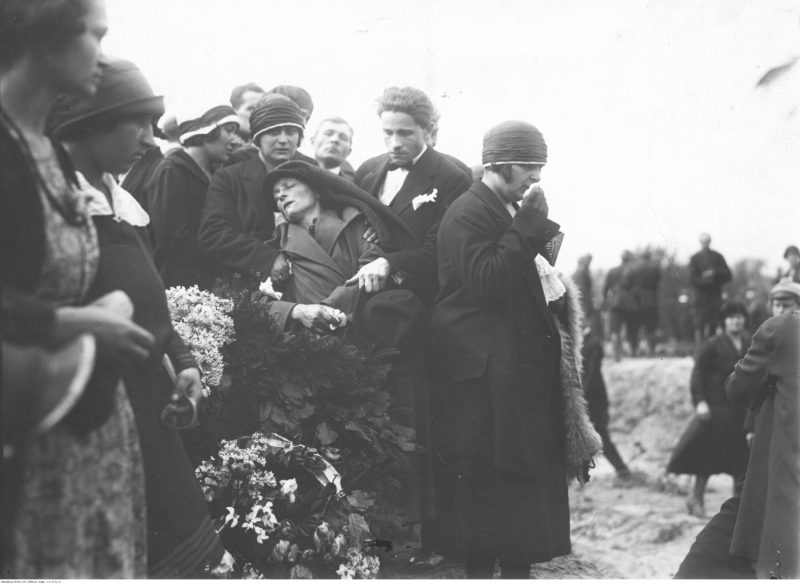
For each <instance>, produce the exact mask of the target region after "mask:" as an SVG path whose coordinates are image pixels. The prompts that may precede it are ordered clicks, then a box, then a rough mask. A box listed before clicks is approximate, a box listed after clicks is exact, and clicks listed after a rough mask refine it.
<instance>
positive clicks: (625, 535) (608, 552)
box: [385, 357, 733, 579]
mask: <svg viewBox="0 0 800 584" xmlns="http://www.w3.org/2000/svg"><path fill="white" fill-rule="evenodd" d="M691 368H692V359H691V358H690V357H685V358H664V359H659V358H654V359H625V360H623V361H621V362H619V363H614V362H613V361H610V360H606V362H605V363H604V374H605V378H606V383H607V385H608V393H609V400H610V404H611V405H610V411H611V436H612V439H613V440H614V442H615V444H616V445H617V448H618V450H619V451H620V454H621V455H622V457H623V459H625V461H626V462H627V463H628V465H629V466H630V467H631V469H632V470H633V471H634V477H633V479H632V480H628V481H620V480H619V479H617V477H616V474H615V472H614V469H613V468H612V467H611V465H610V464H609V463H608V462H607V461H606V460H605V459H604V458H603V459H601V460H600V461H598V463H597V467H596V468H595V469H594V470H593V471H592V479H591V481H590V482H589V483H588V484H587V485H586V486H584V487H580V486H579V485H573V486H572V487H571V488H570V507H571V515H572V542H573V553H572V554H571V555H570V556H567V557H564V558H558V559H556V560H554V561H552V562H549V563H547V564H539V565H536V566H534V568H533V571H532V575H533V576H535V577H537V578H547V579H564V578H569V579H605V578H614V579H617V578H624V579H631V578H633V579H656V578H657V579H668V578H671V577H672V576H674V574H675V572H676V571H677V569H678V566H679V565H680V563H681V561H682V560H683V558H684V556H685V555H686V552H687V551H688V550H689V547H690V546H691V544H692V542H693V541H694V538H695V536H696V535H697V533H698V532H699V531H700V530H701V529H702V528H703V526H704V525H705V523H706V521H707V519H700V518H697V517H692V516H690V515H688V514H687V513H686V504H685V500H686V497H687V495H688V492H689V488H690V486H691V477H688V476H675V475H666V474H665V472H664V468H665V467H666V464H667V461H668V459H669V456H670V453H671V451H672V448H673V447H674V445H675V443H676V442H677V440H678V438H679V436H680V434H681V432H682V431H683V429H684V428H685V426H686V424H687V423H688V420H689V419H690V417H691V415H692V406H691V402H690V400H689V391H688V381H689V374H690V372H691ZM732 488H733V484H732V480H731V479H730V477H727V476H722V475H720V476H715V477H712V478H711V481H709V485H708V491H707V493H706V510H707V513H708V514H709V515H713V514H714V513H715V512H716V511H717V510H718V509H719V507H720V505H721V504H722V502H723V501H725V499H727V498H728V497H729V496H730V494H731V491H732ZM386 568H387V569H386V573H385V576H386V577H391V578H463V577H464V571H463V566H462V565H458V564H452V563H449V562H445V563H443V564H442V565H440V566H438V567H437V568H435V569H431V570H426V571H413V570H410V569H408V568H404V567H402V566H401V565H400V564H399V563H398V564H395V565H387V566H386Z"/></svg>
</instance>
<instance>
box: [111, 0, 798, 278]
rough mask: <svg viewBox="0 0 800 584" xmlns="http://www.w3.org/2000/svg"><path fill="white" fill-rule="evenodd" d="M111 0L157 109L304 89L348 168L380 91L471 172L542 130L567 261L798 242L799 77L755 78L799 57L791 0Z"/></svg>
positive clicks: (361, 155) (730, 253) (366, 149)
mask: <svg viewBox="0 0 800 584" xmlns="http://www.w3.org/2000/svg"><path fill="white" fill-rule="evenodd" d="M106 2H107V8H108V14H109V20H110V32H109V35H108V37H107V41H106V44H105V49H106V51H107V52H108V53H110V54H113V55H116V56H120V57H125V58H127V59H130V60H132V61H134V62H135V63H137V64H138V65H139V67H140V68H141V69H142V71H143V72H144V73H145V75H146V76H147V77H148V79H149V80H150V81H151V83H152V85H153V86H154V88H155V89H156V91H158V92H161V93H164V94H165V95H166V97H167V108H168V110H177V109H182V108H187V107H188V108H198V107H205V106H206V105H207V106H208V107H210V106H212V105H217V104H220V103H225V102H227V99H228V96H229V95H230V90H231V89H232V88H233V86H235V85H238V84H241V83H245V82H248V81H254V82H256V83H258V84H260V85H262V86H263V87H264V88H265V89H269V88H270V87H273V86H275V85H279V84H291V85H299V86H302V87H305V88H306V89H308V90H309V92H310V93H311V95H312V97H313V99H314V103H315V110H314V115H313V117H312V119H311V121H310V130H313V128H314V126H315V120H320V119H322V118H323V117H325V116H328V115H341V116H343V117H344V118H346V119H347V120H349V121H350V122H351V124H352V125H353V127H354V128H355V143H354V148H353V153H352V155H351V157H350V160H351V162H352V163H353V164H354V165H355V166H357V165H358V163H360V162H361V161H363V160H364V159H366V158H368V157H370V156H373V155H375V154H378V153H380V152H381V151H382V150H383V145H382V141H381V136H380V127H379V125H378V118H377V115H376V113H375V100H376V98H377V97H378V95H380V93H381V91H382V90H383V89H384V88H385V87H388V86H391V85H401V86H402V85H413V86H416V87H419V88H421V89H423V90H424V91H425V92H426V93H427V94H428V95H429V96H430V97H431V99H432V100H433V101H434V103H435V105H436V106H437V107H438V108H439V110H440V112H441V114H442V120H441V123H440V128H441V130H440V137H439V145H438V149H439V150H441V151H443V152H447V153H450V154H453V155H455V156H457V157H459V158H461V159H462V160H463V161H464V162H466V163H467V164H470V165H472V164H476V163H478V162H480V153H481V139H482V136H483V133H484V132H485V131H486V130H487V129H488V128H489V127H491V126H492V125H493V124H495V123H497V122H500V121H502V120H505V119H523V120H526V121H529V122H531V123H533V124H534V125H536V126H537V127H538V128H539V129H540V130H541V131H542V132H543V133H544V136H545V139H546V141H547V143H548V147H549V156H550V163H549V164H548V165H547V166H546V167H545V169H544V171H543V174H542V186H543V187H544V189H545V192H546V193H547V196H548V200H549V202H550V215H551V218H553V219H554V220H556V221H558V222H559V223H561V225H562V229H563V231H564V232H565V233H566V238H565V240H564V246H563V248H562V255H561V258H560V259H559V267H561V268H562V269H564V270H566V271H571V270H572V268H573V267H574V262H575V259H576V258H577V257H578V256H579V255H581V254H583V253H586V252H591V253H592V254H593V255H594V257H595V262H596V265H599V266H603V267H610V266H612V265H614V264H616V263H618V258H619V254H620V252H621V250H622V249H624V248H626V247H627V248H636V247H638V246H643V245H645V244H648V243H650V244H655V245H661V246H665V247H667V248H668V249H670V250H674V251H676V252H677V254H678V258H679V259H681V260H686V259H687V258H688V256H689V255H690V254H691V253H693V252H694V251H695V250H696V249H697V248H698V244H697V237H698V235H699V234H700V233H701V232H702V231H708V232H709V233H710V234H711V235H712V238H713V241H712V247H714V248H716V249H718V250H719V251H721V252H722V253H723V254H725V255H726V257H727V258H728V259H729V261H730V262H731V263H732V262H734V261H735V260H737V259H740V258H743V257H761V258H764V259H766V260H768V261H769V262H770V265H771V266H773V267H774V266H777V264H778V261H779V259H780V256H781V255H782V253H783V250H784V248H785V247H786V245H787V244H788V243H797V244H800V233H798V223H799V222H800V164H799V163H798V161H800V140H799V139H798V138H799V137H800V119H798V118H800V114H798V115H792V111H793V108H794V107H796V105H797V104H798V103H800V72H795V73H794V74H792V75H789V76H787V77H786V78H784V79H782V80H779V81H778V82H776V83H775V84H774V85H773V86H771V87H769V88H768V89H767V90H763V89H759V90H756V89H755V84H756V82H757V80H758V79H759V78H760V77H761V75H763V74H764V72H766V71H767V70H768V69H769V68H770V67H772V66H774V65H777V64H780V63H782V62H784V61H786V60H787V59H788V58H790V57H792V56H794V55H796V54H800V7H798V3H797V2H795V1H792V0H662V1H644V0H605V1H603V2H597V1H596V0H583V1H567V0H536V1H535V2H534V1H531V0H494V1H492V2H486V1H485V0H481V1H477V0H404V1H403V2H388V1H384V0H362V1H355V0H338V1H336V2H334V1H322V0H311V1H299V0H295V1H293V2H274V1H271V0H106ZM308 133H310V131H309V132H308ZM306 140H307V139H306ZM302 149H303V150H305V151H307V152H308V151H309V148H308V145H307V144H305V145H304V146H303V148H302Z"/></svg>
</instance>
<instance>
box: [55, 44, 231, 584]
mask: <svg viewBox="0 0 800 584" xmlns="http://www.w3.org/2000/svg"><path fill="white" fill-rule="evenodd" d="M161 114H163V98H162V97H160V96H158V97H157V96H155V95H153V91H152V89H151V88H150V86H149V84H148V83H147V81H146V80H145V78H144V77H143V76H142V74H141V72H140V71H139V70H138V69H137V68H136V66H135V65H133V64H132V63H130V62H127V61H121V60H112V61H110V62H108V63H107V64H106V66H105V67H104V70H103V76H102V78H101V80H100V86H99V88H98V91H97V94H96V95H95V96H94V98H92V99H91V100H86V99H84V100H63V101H60V102H59V103H57V104H56V107H55V108H54V111H53V114H52V118H53V120H52V121H53V126H54V128H55V133H56V135H57V136H59V137H60V138H61V139H62V140H63V141H64V142H65V143H66V145H67V148H68V150H69V152H70V155H71V156H72V158H73V160H74V161H75V166H76V168H77V170H78V171H79V174H78V179H79V184H80V187H81V190H82V193H83V194H84V195H85V196H86V197H87V199H88V202H89V209H90V213H91V215H92V217H93V220H94V224H95V226H96V228H97V233H98V241H99V246H100V253H101V255H100V264H99V266H98V271H97V276H96V278H95V280H94V283H93V285H92V287H91V289H90V290H89V296H90V297H92V296H102V295H103V294H105V293H106V292H107V291H108V290H112V289H121V290H123V291H124V292H126V293H127V294H128V296H129V297H130V298H131V301H132V302H133V306H134V320H135V322H136V323H138V324H139V325H141V326H142V327H143V328H144V329H146V330H147V331H149V332H150V333H151V334H152V335H153V337H154V338H155V350H154V351H153V352H152V356H151V357H150V358H149V359H148V360H147V361H146V362H144V363H141V364H138V365H136V366H132V365H131V364H130V363H127V364H126V365H127V366H124V367H123V376H122V379H123V382H124V385H125V389H126V392H127V394H128V395H129V397H130V400H131V404H132V406H133V412H134V416H135V419H136V425H137V428H138V430H139V436H140V444H141V448H142V457H143V461H144V472H145V494H146V499H147V548H148V549H147V552H148V566H147V572H148V576H149V577H151V578H186V577H199V576H201V575H202V574H203V572H204V569H205V568H206V567H207V566H209V567H216V566H217V565H218V564H220V562H221V560H222V558H223V554H224V549H223V548H222V544H221V542H220V540H219V538H218V537H217V534H216V531H215V529H214V526H213V525H212V523H211V520H210V517H209V515H208V509H207V507H206V502H205V499H204V498H203V495H202V493H201V491H200V486H199V485H198V484H197V481H196V479H195V476H194V471H193V469H192V467H191V465H190V464H189V460H188V457H187V455H186V452H185V450H184V449H183V444H182V442H181V437H180V435H179V433H178V430H177V429H176V428H175V427H170V426H168V425H166V424H165V423H162V421H161V415H162V411H163V410H164V409H165V406H168V405H170V406H172V408H171V409H173V410H174V409H178V410H180V406H184V407H185V408H186V409H188V413H189V417H190V418H191V411H192V409H196V404H197V402H198V401H199V400H200V399H201V398H202V385H201V381H200V371H199V369H198V368H197V364H196V363H195V362H194V359H193V358H192V356H191V353H190V352H189V350H188V349H187V347H186V346H185V344H184V343H183V341H182V340H181V339H180V337H179V336H178V335H177V333H176V332H175V330H174V329H173V328H172V322H171V320H170V315H169V310H168V308H167V302H166V296H165V293H164V284H163V282H162V280H161V278H160V277H159V275H158V272H157V270H156V268H155V266H154V264H153V261H152V259H151V257H150V254H149V252H148V248H147V246H146V244H145V242H144V239H143V237H144V231H143V230H142V229H137V227H139V228H142V227H145V226H146V225H147V220H148V216H147V214H146V213H145V212H144V210H143V209H142V208H141V207H140V206H139V204H138V203H137V202H136V200H135V199H134V198H133V197H132V196H131V195H130V194H129V193H127V192H126V191H124V190H123V189H122V188H121V187H119V186H118V185H117V184H116V182H115V181H114V179H113V176H112V174H120V173H123V172H125V171H127V170H128V169H129V168H130V165H131V164H133V162H134V161H135V160H136V158H137V157H138V156H141V154H142V153H143V152H144V151H145V150H146V148H147V147H149V146H151V145H152V144H153V134H152V123H153V120H154V119H158V117H159V116H160V115H161ZM164 354H166V355H167V356H168V357H169V358H170V359H171V361H172V363H173V365H174V369H175V371H177V381H176V382H175V384H174V386H173V384H172V383H171V381H170V379H169V377H168V376H167V374H166V372H165V370H164V367H163V364H162V356H163V355H164Z"/></svg>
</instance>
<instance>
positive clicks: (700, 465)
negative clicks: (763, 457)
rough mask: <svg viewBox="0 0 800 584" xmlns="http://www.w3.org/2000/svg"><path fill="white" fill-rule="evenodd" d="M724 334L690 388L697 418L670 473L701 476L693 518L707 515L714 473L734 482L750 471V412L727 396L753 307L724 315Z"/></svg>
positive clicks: (735, 306)
mask: <svg viewBox="0 0 800 584" xmlns="http://www.w3.org/2000/svg"><path fill="white" fill-rule="evenodd" d="M720 321H721V324H722V327H723V332H721V333H719V334H718V335H716V336H714V337H712V338H711V339H709V340H708V341H707V342H706V343H705V344H704V345H703V346H702V347H701V348H700V351H699V352H698V354H697V358H696V361H695V366H694V369H693V370H692V378H691V384H690V389H691V393H692V403H693V404H694V407H695V417H694V419H693V420H692V421H691V423H690V424H689V427H688V428H687V429H686V431H685V432H684V434H683V436H682V437H681V439H680V441H679V442H678V445H677V446H676V447H675V451H674V452H673V454H672V458H671V459H670V461H669V464H668V466H667V472H672V473H677V474H693V475H695V483H694V488H693V490H692V494H691V495H690V496H689V499H688V500H687V502H686V507H687V510H688V511H689V513H690V514H691V515H697V516H699V517H702V516H704V515H705V508H704V505H703V495H704V493H705V489H706V484H707V483H708V479H709V477H710V476H711V475H713V474H718V473H725V474H729V475H731V476H732V477H733V479H734V481H736V480H737V479H740V478H741V475H743V474H744V472H745V470H746V469H747V454H748V448H747V442H746V440H745V430H744V419H745V414H746V411H745V409H744V408H743V407H741V406H739V405H735V404H733V403H731V402H729V401H728V399H727V398H726V397H725V378H726V377H727V376H728V375H729V374H730V373H731V371H733V367H734V365H736V362H737V361H739V359H741V358H742V356H743V355H744V354H745V353H746V352H747V348H748V346H749V344H750V342H749V338H748V337H747V336H746V333H745V324H746V322H747V309H746V308H745V307H744V305H742V304H740V303H738V302H731V303H727V304H725V305H724V306H723V307H722V310H721V311H720Z"/></svg>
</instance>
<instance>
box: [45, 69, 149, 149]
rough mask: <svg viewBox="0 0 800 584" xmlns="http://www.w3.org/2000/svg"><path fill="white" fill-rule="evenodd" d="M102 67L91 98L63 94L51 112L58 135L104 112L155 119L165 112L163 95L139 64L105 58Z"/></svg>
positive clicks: (51, 119) (52, 123)
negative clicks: (157, 90)
mask: <svg viewBox="0 0 800 584" xmlns="http://www.w3.org/2000/svg"><path fill="white" fill-rule="evenodd" d="M102 69H103V73H102V75H101V77H100V83H99V84H98V86H97V92H96V93H95V94H94V96H93V97H92V98H89V99H85V98H84V99H80V98H66V97H62V98H60V99H59V100H58V101H57V102H56V105H55V106H54V107H53V111H52V112H51V114H50V116H51V117H50V126H51V128H52V130H53V131H54V132H55V133H56V134H60V133H64V132H66V131H68V130H71V129H73V128H75V127H76V126H79V125H80V124H82V123H84V122H87V121H89V120H93V119H94V118H97V117H100V116H103V115H109V114H113V115H114V116H136V115H149V116H152V117H154V118H156V119H157V118H159V117H161V116H162V115H164V96H163V95H156V94H155V93H154V92H153V88H152V87H150V84H149V83H148V82H147V79H145V77H144V75H142V72H141V71H140V70H139V68H138V67H137V66H136V65H134V64H133V63H131V62H130V61H125V60H123V59H117V58H114V57H106V58H105V59H104V61H103V67H102Z"/></svg>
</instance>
